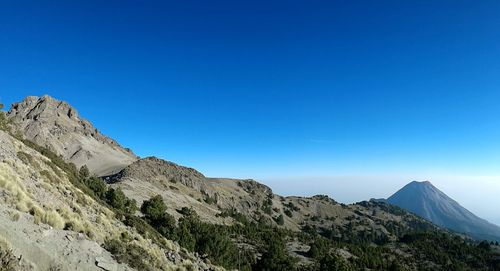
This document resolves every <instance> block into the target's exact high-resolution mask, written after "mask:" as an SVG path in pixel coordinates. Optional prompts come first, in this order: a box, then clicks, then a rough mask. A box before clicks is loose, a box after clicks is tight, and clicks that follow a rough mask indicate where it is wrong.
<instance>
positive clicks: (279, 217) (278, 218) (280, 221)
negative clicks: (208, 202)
mask: <svg viewBox="0 0 500 271" xmlns="http://www.w3.org/2000/svg"><path fill="white" fill-rule="evenodd" d="M274 221H276V224H278V225H280V226H282V225H283V224H285V219H284V218H283V215H281V214H280V215H279V216H278V217H276V218H275V219H274Z"/></svg>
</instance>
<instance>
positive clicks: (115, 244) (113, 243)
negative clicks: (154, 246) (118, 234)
mask: <svg viewBox="0 0 500 271" xmlns="http://www.w3.org/2000/svg"><path fill="white" fill-rule="evenodd" d="M104 248H105V249H106V250H107V251H109V252H110V253H111V254H113V257H114V258H115V259H116V260H117V261H118V262H119V263H126V264H128V265H129V266H130V267H132V268H136V269H137V270H155V268H153V266H151V265H150V263H152V262H154V258H153V256H152V255H149V253H148V252H147V251H146V250H145V249H144V248H142V247H140V246H138V245H136V244H133V243H128V242H122V241H120V240H118V239H111V240H106V242H105V243H104Z"/></svg>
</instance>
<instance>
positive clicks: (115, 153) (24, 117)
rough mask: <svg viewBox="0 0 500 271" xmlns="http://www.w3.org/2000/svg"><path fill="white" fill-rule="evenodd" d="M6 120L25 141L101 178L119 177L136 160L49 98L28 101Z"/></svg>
mask: <svg viewBox="0 0 500 271" xmlns="http://www.w3.org/2000/svg"><path fill="white" fill-rule="evenodd" d="M7 118H8V119H9V120H10V121H11V123H12V124H13V126H14V128H15V129H16V130H17V131H18V132H20V133H21V134H22V135H23V136H24V137H25V138H27V139H29V140H31V141H33V142H35V143H36V144H38V145H40V146H44V147H47V148H48V149H50V150H51V151H53V152H55V153H57V154H60V155H62V156H63V157H64V158H65V159H67V160H68V161H70V162H72V163H74V164H75V165H77V166H78V167H80V166H82V165H87V167H88V168H89V169H90V171H91V172H92V173H94V174H97V175H98V176H104V175H110V174H112V173H116V172H118V171H119V170H121V169H122V168H124V167H125V166H127V165H129V164H131V163H133V162H134V161H135V160H137V157H136V156H135V155H134V154H133V153H132V151H130V150H128V149H125V148H123V147H121V146H120V145H119V144H118V143H117V142H116V141H114V140H113V139H111V138H109V137H107V136H105V135H103V134H101V133H100V132H99V131H98V130H97V129H96V128H95V127H94V126H93V125H92V124H91V123H90V122H88V121H87V120H85V119H83V118H81V117H80V116H79V115H78V112H77V111H76V109H75V108H73V107H71V106H70V105H68V104H67V103H66V102H63V101H58V100H56V99H54V98H52V97H50V96H47V95H45V96H43V97H35V96H30V97H26V98H25V99H24V100H23V101H21V102H19V103H15V104H13V105H12V107H11V108H10V110H9V111H8V112H7Z"/></svg>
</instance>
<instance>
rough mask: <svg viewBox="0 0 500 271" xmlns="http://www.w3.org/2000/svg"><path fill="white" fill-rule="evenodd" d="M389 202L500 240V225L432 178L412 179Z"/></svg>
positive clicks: (439, 222) (447, 225) (442, 223)
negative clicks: (464, 202)
mask: <svg viewBox="0 0 500 271" xmlns="http://www.w3.org/2000/svg"><path fill="white" fill-rule="evenodd" d="M387 201H388V202H389V203H390V204H393V205H396V206H399V207H401V208H404V209H406V210H409V211H411V212H413V213H415V214H417V215H419V216H421V217H423V218H425V219H427V220H429V221H431V222H433V223H434V224H436V225H439V226H442V227H445V228H448V229H450V230H454V231H457V232H461V233H465V234H467V235H469V236H471V237H473V238H476V239H488V240H500V227H498V226H496V225H494V224H491V223H489V222H488V221H486V220H484V219H482V218H479V217H477V216H476V215H474V214H473V213H471V212H470V211H468V210H467V209H465V208H464V207H462V206H461V205H460V204H459V203H458V202H456V201H455V200H453V199H452V198H450V197H448V196H447V195H446V194H444V193H443V192H442V191H440V190H439V189H437V188H436V187H435V186H434V185H432V184H431V183H430V182H428V181H425V182H416V181H414V182H411V183H409V184H407V185H406V186H405V187H403V188H402V189H400V190H399V191H398V192H396V193H395V194H394V195H392V196H391V197H389V198H388V199H387Z"/></svg>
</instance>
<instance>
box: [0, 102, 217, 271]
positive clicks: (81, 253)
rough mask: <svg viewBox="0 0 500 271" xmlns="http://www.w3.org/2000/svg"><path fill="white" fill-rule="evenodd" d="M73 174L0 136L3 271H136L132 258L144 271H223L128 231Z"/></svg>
mask: <svg viewBox="0 0 500 271" xmlns="http://www.w3.org/2000/svg"><path fill="white" fill-rule="evenodd" d="M0 114H3V112H0ZM0 121H4V117H3V115H0ZM2 127H5V125H3V123H2ZM71 168H72V165H71V164H65V163H64V162H62V161H60V160H58V158H57V156H55V155H54V154H52V153H51V152H50V151H48V150H46V149H44V148H43V147H39V146H37V145H35V144H34V143H32V142H30V141H27V140H24V139H21V138H17V137H15V136H13V135H12V134H11V132H9V131H4V130H0V195H1V196H0V270H42V271H45V270H61V271H66V270H68V271H69V270H109V271H111V270H113V271H117V270H136V268H133V267H131V266H129V265H128V264H127V262H126V261H124V260H123V259H124V257H134V256H133V255H134V253H138V254H140V258H137V256H135V257H136V258H134V259H135V261H136V265H137V266H142V267H144V268H140V269H141V270H186V269H189V270H222V268H218V267H215V266H210V265H207V264H205V263H203V262H202V261H201V260H200V259H199V258H197V257H196V256H194V255H193V254H191V253H189V252H187V251H186V250H184V249H181V248H180V247H179V246H178V244H176V243H174V242H172V241H169V240H167V239H164V238H160V239H157V240H156V241H154V240H153V239H152V238H151V237H147V236H145V235H144V234H141V233H139V232H138V230H137V228H136V227H131V226H128V225H126V224H125V223H124V220H123V215H122V214H121V213H119V212H117V211H116V210H115V209H114V208H111V207H110V206H109V205H106V204H104V203H103V202H101V201H100V200H99V199H97V198H95V197H94V196H92V195H91V194H89V192H88V191H87V189H86V188H85V187H84V186H83V184H82V183H81V182H80V180H79V179H78V178H79V177H77V176H76V175H75V173H74V172H72V169H71ZM117 243H118V244H120V247H118V248H116V245H115V246H112V245H113V244H117ZM116 249H119V250H118V251H117V250H116ZM110 250H111V251H112V252H110ZM120 250H121V252H120ZM117 253H118V254H117ZM131 253H132V254H131ZM117 255H121V256H117ZM126 255H128V256H126ZM120 257H121V258H120ZM142 261H144V262H142Z"/></svg>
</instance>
